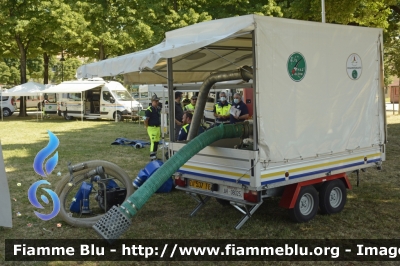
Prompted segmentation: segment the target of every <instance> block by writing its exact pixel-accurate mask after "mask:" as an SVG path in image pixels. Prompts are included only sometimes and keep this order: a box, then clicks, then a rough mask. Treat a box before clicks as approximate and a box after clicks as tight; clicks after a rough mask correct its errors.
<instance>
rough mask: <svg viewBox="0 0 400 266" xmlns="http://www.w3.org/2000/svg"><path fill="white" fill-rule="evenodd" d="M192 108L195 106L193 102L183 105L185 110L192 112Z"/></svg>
mask: <svg viewBox="0 0 400 266" xmlns="http://www.w3.org/2000/svg"><path fill="white" fill-rule="evenodd" d="M194 108H195V106H194V105H193V104H191V103H190V104H188V105H186V106H185V110H186V111H191V112H192V111H194Z"/></svg>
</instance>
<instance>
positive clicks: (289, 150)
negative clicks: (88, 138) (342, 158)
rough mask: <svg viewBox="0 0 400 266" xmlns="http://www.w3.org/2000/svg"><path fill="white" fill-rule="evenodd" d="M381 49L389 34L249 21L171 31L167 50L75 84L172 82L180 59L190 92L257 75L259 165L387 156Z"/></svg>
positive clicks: (90, 70)
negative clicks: (241, 71) (234, 76)
mask: <svg viewBox="0 0 400 266" xmlns="http://www.w3.org/2000/svg"><path fill="white" fill-rule="evenodd" d="M252 32H254V47H253V39H252V38H253V35H252V34H250V33H252ZM381 44H382V30H381V29H373V28H363V27H353V26H343V25H333V24H321V23H317V22H307V21H297V20H289V19H280V18H272V17H263V16H258V15H247V16H241V17H234V18H227V19H221V20H213V21H207V22H203V23H199V24H196V25H192V26H188V27H185V28H181V29H178V30H174V31H171V32H167V33H166V38H165V40H164V41H163V42H162V43H161V44H159V45H156V46H154V47H152V48H150V49H147V50H144V51H140V52H137V53H133V54H129V55H124V56H120V57H116V58H112V59H108V60H104V61H101V62H98V63H93V64H89V65H85V66H82V67H80V68H79V69H78V71H77V75H78V77H91V76H105V75H116V74H121V73H123V74H125V77H126V79H127V81H128V82H129V81H135V82H136V83H152V84H154V83H157V82H156V81H155V80H157V79H159V80H160V83H165V82H166V81H167V80H166V73H167V67H166V59H167V58H172V59H173V60H172V62H173V71H174V72H173V79H174V82H176V83H182V82H200V81H203V80H204V79H205V78H206V77H208V76H209V75H210V73H214V72H217V71H226V70H233V69H236V68H238V67H240V66H242V65H250V66H253V69H254V70H255V77H256V78H255V80H254V83H255V84H256V86H254V87H256V91H257V94H256V95H257V99H256V102H257V105H256V106H257V110H256V113H257V120H258V123H259V126H258V131H259V132H258V138H259V139H258V147H259V149H260V154H259V156H260V157H259V159H260V161H265V162H268V164H269V165H270V166H271V163H280V162H287V161H291V160H304V159H305V158H314V157H318V156H321V155H325V154H335V153H341V152H349V151H353V150H358V149H363V148H371V147H375V149H376V151H377V153H379V150H380V145H383V144H384V143H385V134H386V132H385V123H384V116H385V112H384V108H385V107H384V105H383V101H382V97H383V95H382V91H383V86H382V78H383V77H382V72H381V65H382V46H381ZM253 48H254V51H255V54H254V55H253ZM296 53H299V54H301V55H302V57H303V58H304V62H306V68H305V69H304V70H302V71H303V73H304V78H303V79H301V80H299V81H295V80H293V79H292V77H291V76H290V74H289V72H290V71H293V69H290V70H289V69H288V67H289V65H288V64H289V63H288V61H289V60H291V58H292V57H291V56H292V55H293V54H296ZM352 55H353V56H355V55H356V57H357V59H360V60H359V61H360V62H359V63H360V66H358V67H361V68H360V70H359V72H360V73H359V76H358V77H357V79H354V78H352V77H351V76H349V74H348V71H349V69H350V68H351V66H349V62H350V61H349V60H351V56H352ZM253 56H254V58H255V62H253ZM292 60H293V58H292ZM253 63H254V64H255V65H253ZM350 63H351V62H350ZM299 73H300V72H299ZM344 117H345V118H346V119H343V118H344ZM373 154H376V153H373ZM383 159H384V157H383Z"/></svg>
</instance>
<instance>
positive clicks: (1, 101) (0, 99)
mask: <svg viewBox="0 0 400 266" xmlns="http://www.w3.org/2000/svg"><path fill="white" fill-rule="evenodd" d="M0 92H1V96H0V103H1V109H0V111H1V121H3V91H0Z"/></svg>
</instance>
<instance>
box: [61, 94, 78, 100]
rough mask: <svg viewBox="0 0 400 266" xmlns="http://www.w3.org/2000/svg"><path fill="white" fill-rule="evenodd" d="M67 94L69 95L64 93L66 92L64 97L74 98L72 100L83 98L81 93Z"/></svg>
mask: <svg viewBox="0 0 400 266" xmlns="http://www.w3.org/2000/svg"><path fill="white" fill-rule="evenodd" d="M66 94H67V95H66V96H67V97H65V96H64V95H65V94H63V98H68V99H70V100H72V101H80V100H81V94H80V93H66Z"/></svg>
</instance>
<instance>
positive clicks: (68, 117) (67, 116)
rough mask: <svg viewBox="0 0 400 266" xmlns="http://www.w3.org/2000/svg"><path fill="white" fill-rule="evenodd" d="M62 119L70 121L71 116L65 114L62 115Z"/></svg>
mask: <svg viewBox="0 0 400 266" xmlns="http://www.w3.org/2000/svg"><path fill="white" fill-rule="evenodd" d="M64 119H65V120H71V119H72V116H69V115H67V113H64Z"/></svg>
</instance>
